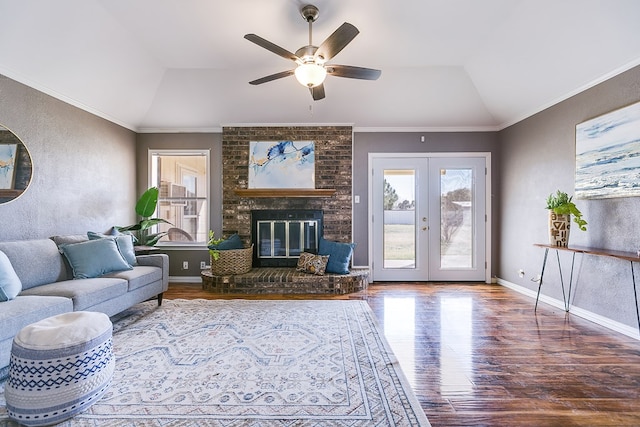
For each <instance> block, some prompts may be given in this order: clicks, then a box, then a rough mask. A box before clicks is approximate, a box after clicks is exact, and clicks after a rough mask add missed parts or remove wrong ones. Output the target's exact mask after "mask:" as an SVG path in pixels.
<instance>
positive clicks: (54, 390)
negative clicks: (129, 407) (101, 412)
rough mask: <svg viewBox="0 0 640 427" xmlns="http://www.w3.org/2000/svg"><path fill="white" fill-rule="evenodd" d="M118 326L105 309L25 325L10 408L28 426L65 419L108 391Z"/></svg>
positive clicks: (12, 372) (14, 351) (16, 342)
mask: <svg viewBox="0 0 640 427" xmlns="http://www.w3.org/2000/svg"><path fill="white" fill-rule="evenodd" d="M112 330H113V325H112V324H111V321H110V320H109V317H108V316H107V315H106V314H103V313H94V312H88V311H77V312H74V313H65V314H60V315H58V316H53V317H49V318H47V319H44V320H41V321H39V322H36V323H33V324H31V325H28V326H25V327H24V328H22V330H21V331H20V332H19V333H18V335H16V337H15V338H14V339H13V346H12V348H11V362H10V364H9V378H8V380H7V382H6V385H5V391H4V393H5V398H6V402H7V412H8V414H9V416H10V417H11V418H13V419H14V420H16V421H18V422H19V423H21V424H24V425H27V426H41V425H48V424H55V423H59V422H61V421H63V420H65V419H68V418H71V417H73V416H74V415H76V414H78V413H80V412H82V411H84V410H85V409H87V408H88V407H90V406H91V405H93V404H94V403H95V402H96V401H97V400H98V399H100V397H102V395H103V394H104V392H105V391H106V390H107V388H108V387H109V384H110V383H111V378H112V377H113V370H114V368H115V359H114V357H113V353H112V351H111V347H112V344H111V334H112Z"/></svg>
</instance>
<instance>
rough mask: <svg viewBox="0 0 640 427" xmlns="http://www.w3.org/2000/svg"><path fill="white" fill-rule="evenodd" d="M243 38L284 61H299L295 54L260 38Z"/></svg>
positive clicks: (247, 36)
mask: <svg viewBox="0 0 640 427" xmlns="http://www.w3.org/2000/svg"><path fill="white" fill-rule="evenodd" d="M244 38H245V39H247V40H249V41H250V42H253V43H255V44H257V45H258V46H260V47H263V48H265V49H267V50H268V51H270V52H273V53H275V54H276V55H280V56H282V57H283V58H285V59H290V60H292V61H294V62H297V61H299V60H300V58H298V57H297V56H296V55H295V54H293V53H291V52H289V51H288V50H287V49H285V48H282V47H280V46H278V45H277V44H273V43H271V42H270V41H269V40H266V39H263V38H262V37H260V36H258V35H255V34H245V35H244Z"/></svg>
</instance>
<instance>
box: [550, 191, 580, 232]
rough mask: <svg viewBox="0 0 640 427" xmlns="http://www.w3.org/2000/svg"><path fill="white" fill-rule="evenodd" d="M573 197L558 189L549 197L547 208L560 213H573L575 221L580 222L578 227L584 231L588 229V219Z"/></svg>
mask: <svg viewBox="0 0 640 427" xmlns="http://www.w3.org/2000/svg"><path fill="white" fill-rule="evenodd" d="M572 198H573V196H571V197H569V195H568V194H567V193H565V192H563V191H560V190H558V191H556V194H553V193H552V194H549V197H547V209H550V210H552V211H554V212H555V213H557V214H558V215H567V214H571V215H573V222H575V223H576V224H578V228H579V229H580V230H582V231H587V227H586V225H587V221H585V220H584V218H582V212H580V210H579V209H578V207H577V206H576V205H575V203H573V202H572V201H571V199H572Z"/></svg>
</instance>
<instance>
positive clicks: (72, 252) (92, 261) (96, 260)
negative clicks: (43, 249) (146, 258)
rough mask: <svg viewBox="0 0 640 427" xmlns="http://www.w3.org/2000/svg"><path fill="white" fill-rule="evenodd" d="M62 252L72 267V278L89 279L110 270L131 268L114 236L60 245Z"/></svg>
mask: <svg viewBox="0 0 640 427" xmlns="http://www.w3.org/2000/svg"><path fill="white" fill-rule="evenodd" d="M60 249H61V250H62V253H63V254H64V256H65V257H66V258H67V261H69V264H70V265H71V268H72V269H73V278H74V279H89V278H91V277H98V276H102V275H103V274H107V273H111V272H112V271H122V270H131V269H132V267H131V265H130V264H129V263H128V262H127V261H126V260H125V259H124V257H123V256H122V254H121V253H120V251H119V250H118V245H117V244H116V241H115V239H114V238H104V239H97V240H87V241H86V242H82V243H73V244H68V245H62V246H61V247H60Z"/></svg>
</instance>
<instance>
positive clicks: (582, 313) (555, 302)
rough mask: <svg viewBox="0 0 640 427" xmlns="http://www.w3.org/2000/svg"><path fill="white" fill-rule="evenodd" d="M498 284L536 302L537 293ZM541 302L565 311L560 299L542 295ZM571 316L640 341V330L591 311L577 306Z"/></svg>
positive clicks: (570, 311) (571, 308) (573, 308)
mask: <svg viewBox="0 0 640 427" xmlns="http://www.w3.org/2000/svg"><path fill="white" fill-rule="evenodd" d="M497 282H498V284H499V285H501V286H504V287H505V288H509V289H512V290H514V291H516V292H518V293H519V294H522V295H525V296H528V297H531V298H532V299H534V300H535V299H536V294H537V292H536V291H533V290H531V289H528V288H525V287H523V286H520V285H516V284H515V283H512V282H509V281H507V280H503V279H500V278H498V280H497ZM540 302H542V303H545V304H549V305H551V306H553V307H556V308H559V309H560V310H562V311H564V302H563V301H561V300H559V299H556V298H552V297H549V296H547V295H544V294H540V300H539V302H538V303H540ZM569 314H573V315H576V316H578V317H581V318H583V319H586V320H588V321H590V322H593V323H595V324H597V325H600V326H604V327H605V328H607V329H611V330H612V331H615V332H619V333H621V334H623V335H626V336H628V337H630V338H633V339H636V340H639V341H640V331H638V329H636V328H633V327H631V326H629V325H625V324H624V323H620V322H616V321H615V320H611V319H609V318H608V317H604V316H601V315H599V314H596V313H593V312H591V311H589V310H585V309H583V308H580V307H576V306H575V305H570V306H569Z"/></svg>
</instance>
